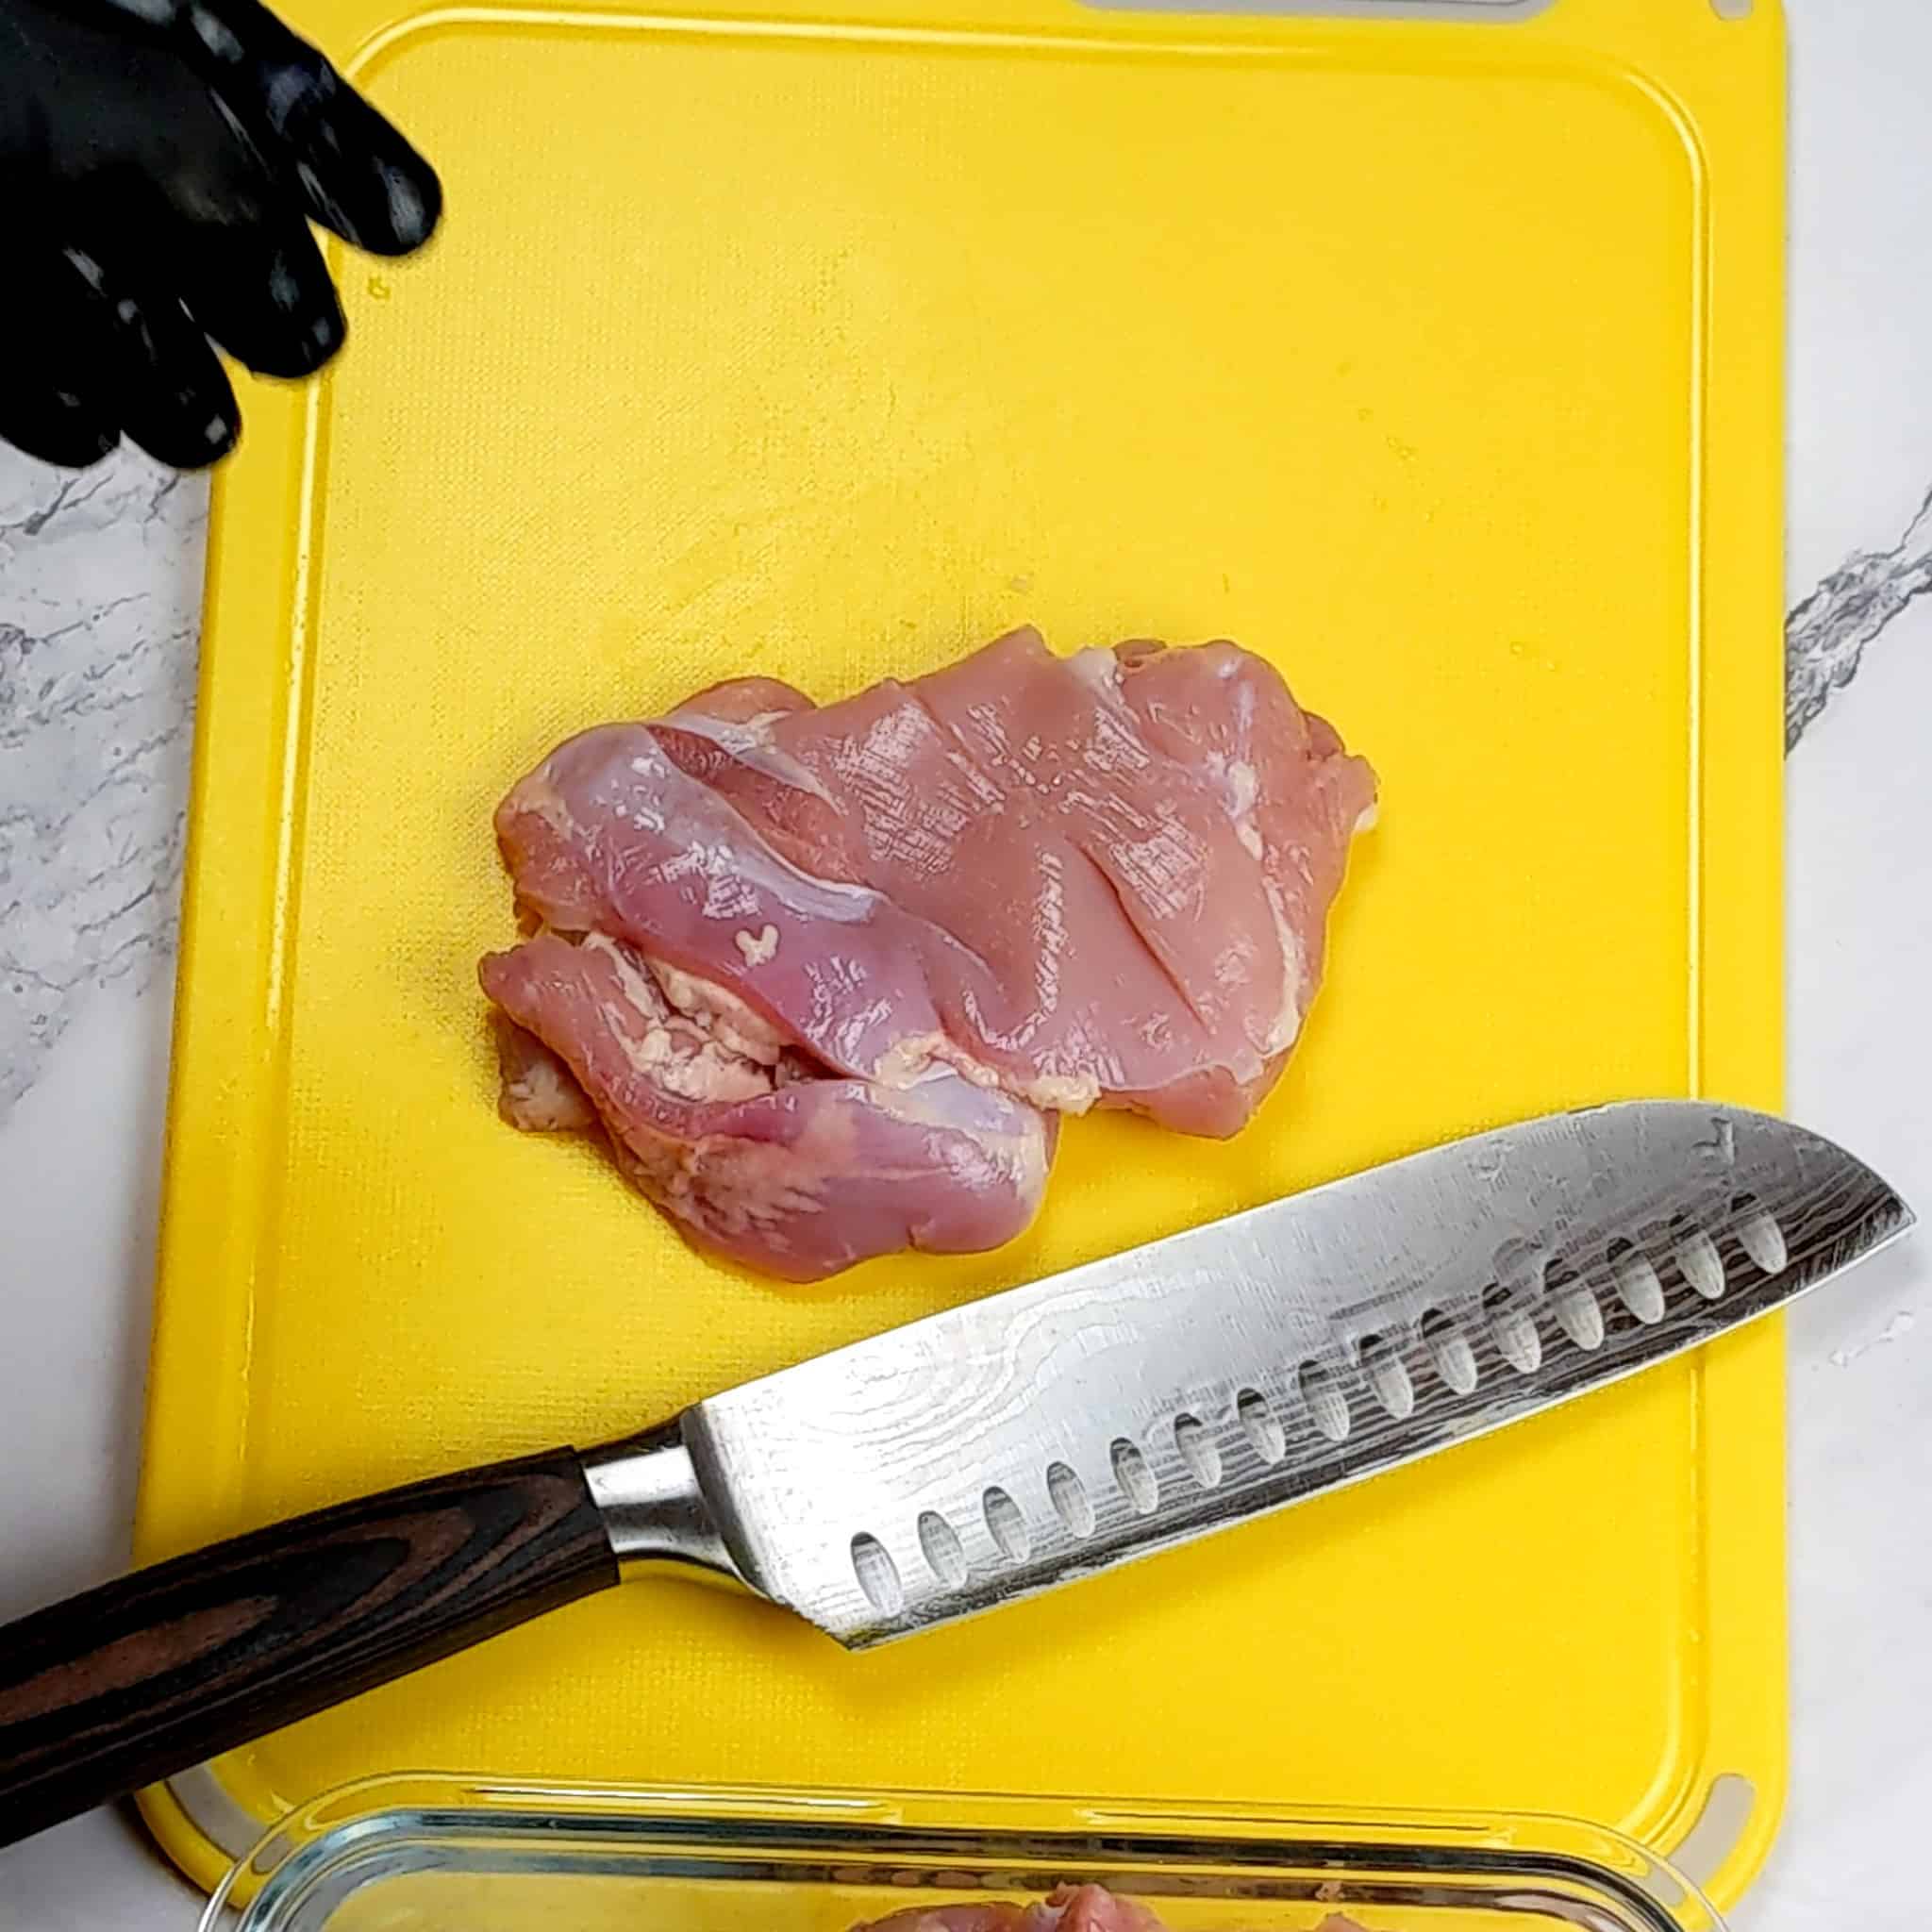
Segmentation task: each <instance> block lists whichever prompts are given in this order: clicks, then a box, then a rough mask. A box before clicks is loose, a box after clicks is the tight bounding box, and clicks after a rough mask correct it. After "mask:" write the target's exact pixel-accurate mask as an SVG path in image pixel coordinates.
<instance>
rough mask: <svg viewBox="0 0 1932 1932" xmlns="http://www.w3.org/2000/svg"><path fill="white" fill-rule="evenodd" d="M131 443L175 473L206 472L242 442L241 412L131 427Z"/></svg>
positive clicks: (222, 411) (219, 412)
mask: <svg viewBox="0 0 1932 1932" xmlns="http://www.w3.org/2000/svg"><path fill="white" fill-rule="evenodd" d="M127 435H128V439H129V441H133V442H137V443H139V444H140V445H141V447H142V449H144V450H145V451H146V452H147V453H148V455H149V456H151V457H152V458H154V459H155V461H156V462H158V463H165V464H167V466H168V467H169V469H171V470H205V469H207V468H208V465H209V464H211V463H218V462H220V461H221V459H222V458H224V457H225V456H226V455H227V454H228V452H229V451H230V450H232V449H233V448H234V447H235V445H236V443H237V442H239V441H241V439H242V417H241V414H240V412H239V411H237V410H231V409H216V410H214V411H213V412H211V413H210V414H208V415H207V416H204V417H202V418H201V419H200V420H199V421H197V422H192V423H189V422H181V421H169V420H168V419H166V418H165V417H162V418H158V420H156V421H154V422H152V423H143V424H141V425H132V424H130V425H128V430H127Z"/></svg>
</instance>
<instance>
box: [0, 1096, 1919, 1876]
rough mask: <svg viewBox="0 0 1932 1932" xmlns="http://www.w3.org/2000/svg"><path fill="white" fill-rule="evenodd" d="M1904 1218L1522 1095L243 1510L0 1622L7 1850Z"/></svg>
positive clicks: (1344, 1429)
mask: <svg viewBox="0 0 1932 1932" xmlns="http://www.w3.org/2000/svg"><path fill="white" fill-rule="evenodd" d="M1911 1223H1912V1215H1911V1212H1910V1210H1909V1209H1908V1208H1907V1206H1906V1204H1905V1203H1904V1202H1903V1201H1902V1200H1901V1199H1900V1198H1899V1197H1898V1195H1897V1194H1896V1193H1894V1192H1893V1191H1892V1190H1891V1189H1890V1188H1889V1187H1888V1186H1887V1185H1886V1184H1885V1183H1884V1181H1882V1180H1881V1179H1880V1178H1879V1177H1878V1176H1877V1175H1876V1174H1874V1173H1873V1172H1872V1171H1871V1170H1870V1169H1869V1168H1867V1167H1865V1166H1863V1165H1862V1164H1861V1163H1860V1162H1858V1161H1857V1160H1856V1159H1854V1158H1852V1156H1850V1155H1849V1154H1847V1153H1845V1152H1844V1151H1843V1149H1841V1148H1840V1147H1837V1146H1835V1145H1834V1144H1833V1143H1832V1142H1830V1141H1825V1140H1823V1139H1821V1138H1820V1137H1819V1136H1817V1135H1815V1134H1810V1133H1807V1132H1806V1131H1805V1130H1804V1129H1802V1128H1799V1127H1795V1126H1792V1125H1790V1124H1788V1123H1786V1122H1783V1121H1779V1120H1775V1119H1773V1118H1771V1117H1769V1116H1766V1115H1762V1114H1756V1113H1751V1112H1747V1111H1744V1110H1741V1109H1739V1108H1725V1107H1719V1106H1713V1105H1711V1104H1708V1103H1705V1102H1698V1101H1641V1102H1633V1103H1627V1104H1624V1105H1619V1106H1613V1107H1605V1108H1591V1109H1588V1110H1585V1111H1582V1112H1577V1113H1568V1114H1557V1115H1552V1116H1549V1117H1548V1118H1546V1119H1542V1120H1538V1121H1531V1122H1527V1123H1525V1124H1522V1125H1520V1126H1515V1127H1508V1128H1504V1129H1501V1130H1499V1131H1497V1132H1494V1133H1490V1134H1483V1135H1479V1136H1476V1137H1474V1138H1473V1139H1469V1140H1463V1141H1454V1142H1452V1143H1450V1144H1448V1145H1445V1146H1442V1147H1439V1148H1435V1149H1433V1150H1431V1151H1429V1152H1426V1153H1423V1154H1418V1155H1414V1156H1411V1157H1410V1158H1407V1159H1405V1160H1399V1161H1395V1162H1392V1163H1391V1164H1390V1165H1387V1166H1384V1167H1378V1168H1374V1169H1371V1170H1369V1171H1368V1172H1366V1173H1363V1174H1357V1175H1354V1176H1352V1177H1350V1178H1348V1179H1345V1180H1341V1181H1336V1182H1332V1183H1330V1184H1329V1185H1327V1186H1325V1187H1321V1188H1316V1189H1313V1190H1311V1191H1308V1192H1307V1193H1303V1194H1299V1195H1295V1196H1292V1197H1291V1198H1289V1199H1286V1200H1282V1201H1276V1202H1273V1203H1271V1204H1269V1205H1268V1206H1266V1207H1262V1208H1255V1209H1252V1210H1251V1211H1249V1212H1247V1213H1245V1214H1240V1215H1236V1216H1234V1217H1232V1218H1230V1219H1228V1220H1224V1221H1220V1222H1215V1223H1211V1224H1208V1225H1207V1226H1204V1227H1198V1228H1194V1229H1191V1230H1190V1231H1188V1232H1186V1233H1183V1234H1178V1235H1174V1236H1171V1237H1169V1238H1168V1239H1167V1240H1165V1241H1155V1242H1152V1243H1150V1244H1149V1245H1147V1246H1145V1247H1141V1248H1136V1249H1131V1250H1129V1251H1127V1252H1126V1253H1124V1254H1121V1255H1116V1256H1112V1257H1108V1258H1107V1259H1104V1260H1099V1261H1094V1262H1091V1263H1089V1264H1088V1265H1086V1266H1084V1267H1080V1268H1075V1269H1072V1270H1070V1271H1068V1272H1067V1273H1065V1274H1058V1275H1054V1276H1051V1277H1049V1278H1048V1279H1046V1280H1043V1281H1039V1282H1035V1283H1032V1284H1030V1285H1028V1286H1026V1287H1023V1288H1016V1289H1012V1290H1009V1291H1007V1292H1005V1293H1003V1294H996V1295H992V1296H990V1297H988V1298H987V1299H985V1300H983V1301H979V1302H975V1303H972V1304H969V1305H967V1306H966V1307H958V1308H953V1309H949V1310H947V1311H945V1312H944V1313H941V1314H938V1315H933V1316H930V1317H928V1318H926V1319H925V1320H924V1321H920V1322H914V1323H911V1324H908V1325H907V1326H905V1327H901V1328H896V1329H893V1330H891V1331H890V1332H888V1333H886V1334H884V1335H879V1336H875V1337H874V1338H872V1339H871V1340H869V1341H859V1342H856V1343H853V1344H852V1345H851V1346H849V1347H846V1348H841V1349H839V1350H836V1351H834V1352H833V1353H832V1354H829V1355H825V1356H821V1357H816V1358H815V1359H812V1360H809V1361H807V1362H803V1363H800V1364H799V1365H797V1366H796V1367H793V1368H790V1369H784V1370H780V1371H779V1372H777V1373H776V1374H771V1375H766V1376H763V1377H760V1378H759V1379H758V1380H756V1381H753V1382H748V1383H745V1384H744V1385H742V1386H741V1387H740V1388H737V1389H734V1390H730V1391H726V1392H724V1394H721V1395H715V1396H711V1397H709V1398H708V1399H707V1400H705V1401H702V1402H699V1403H697V1404H695V1405H694V1406H693V1407H690V1408H688V1409H686V1410H685V1411H684V1412H683V1414H681V1415H679V1416H677V1417H675V1418H674V1419H673V1420H671V1421H669V1422H666V1423H662V1424H658V1426H656V1427H654V1428H651V1429H647V1430H645V1431H644V1432H643V1433H641V1434H640V1435H637V1436H633V1437H629V1438H626V1439H625V1440H624V1441H618V1442H613V1443H609V1444H607V1445H605V1446H603V1447H601V1448H597V1449H593V1450H591V1451H589V1452H587V1453H583V1454H579V1453H578V1452H577V1451H575V1450H573V1449H559V1450H557V1451H554V1452H551V1453H550V1454H547V1455H541V1456H534V1457H523V1458H520V1459H518V1460H516V1461H511V1462H505V1463H499V1464H495V1465H493V1466H491V1467H489V1468H485V1469H480V1470H475V1471H470V1472H467V1473H465V1474H458V1475H453V1476H443V1477H438V1478H435V1479H432V1480H430V1481H428V1482H424V1483H417V1484H412V1485H409V1486H408V1487H406V1488H403V1489H399V1490H392V1491H387V1492H386V1493H384V1494H382V1495H379V1496H374V1497H369V1498H365V1499H362V1500H360V1501H357V1502H351V1503H344V1504H340V1505H338V1506H336V1507H332V1508H328V1509H324V1510H319V1511H316V1512H314V1513H313V1514H310V1515H308V1516H303V1517H298V1518H295V1519H293V1520H291V1521H290V1522H287V1523H282V1524H273V1525H271V1526H269V1527H267V1528H264V1529H260V1530H257V1531H254V1532H251V1533H250V1534H248V1535H245V1536H242V1537H237V1538H234V1539H232V1540H230V1541H226V1542H223V1543H218V1544H215V1545H213V1546H211V1547H210V1548H208V1549H205V1550H201V1551H198V1552H194V1553H192V1554H190V1555H187V1556H183V1557H175V1558H173V1559H171V1560H169V1561H167V1562H164V1563H159V1564H156V1565H154V1566H152V1567H151V1568H149V1569H145V1570H141V1571H137V1572H135V1573H134V1574H131V1575H129V1576H126V1577H124V1578H122V1579H121V1580H120V1581H118V1582H115V1583H110V1584H107V1585H104V1586H103V1587H101V1588H100V1589H98V1590H94V1591H89V1592H87V1593H85V1594H84V1595H81V1596H78V1597H75V1598H74V1599H72V1600H70V1601H69V1602H67V1603H64V1604H58V1605H55V1606H53V1607H49V1608H47V1609H44V1610H40V1611H37V1612H35V1613H33V1614H32V1615H30V1616H27V1617H25V1618H23V1619H22V1620H20V1621H19V1622H18V1623H15V1624H11V1625H9V1626H7V1627H6V1628H4V1629H0V1843H7V1842H10V1841H12V1840H16V1839H19V1838H23V1837H25V1836H26V1835H28V1834H29V1833H31V1832H34V1831H38V1830H40V1829H42V1828H43V1827H45V1826H46V1825H49V1824H55V1823H58V1821H59V1820H60V1819H62V1818H65V1817H69V1816H71V1815H73V1814H74V1813H75V1812H77V1811H81V1810H84V1809H86V1808H88V1807H91V1806H93V1805H96V1804H100V1803H103V1802H105V1801H107V1800H108V1799H109V1798H112V1797H115V1796H118V1795H121V1794H123V1793H125V1792H126V1791H128V1790H135V1789H137V1788H139V1787H140V1786H142V1785H144V1784H148V1783H151V1782H154V1781H155V1780H157V1779H159V1778H162V1777H166V1776H169V1775H172V1774H175V1773H177V1772H180V1771H183V1770H186V1769H188V1768H189V1767H190V1766H192V1765H193V1764H196V1763H198V1762H200V1761H201V1760H203V1759H204V1758H207V1757H212V1756H214V1755H216V1754H217V1753H219V1752H221V1751H225V1750H230V1749H232V1748H234V1747H235V1746H237V1745H239V1744H242V1743H245V1742H246V1741H248V1740H250V1739H252V1738H256V1737H258V1736H260V1735H262V1734H263V1733H264V1732H267V1731H270V1730H273V1729H275V1728H276V1727H278V1726H279V1725H282V1724H288V1723H291V1722H292V1721H293V1720H295V1719H297V1718H300V1717H304V1716H307V1715H308V1713H310V1712H312V1711H315V1710H318V1709H321V1708H323V1707H326V1706H328V1705H331V1704H336V1703H339V1702H341V1701H342V1700H344V1699H345V1698H347V1697H350V1696H352V1695H354V1694H356V1693H357V1692H358V1691H365V1690H369V1689H372V1688H374V1687H375V1685H377V1684H381V1683H385V1682H388V1681H389V1680H390V1679H391V1678H394V1677H397V1676H401V1675H404V1674H407V1673H408V1672H409V1671H412V1670H416V1669H419V1668H421V1667H422V1666H424V1665H425V1664H428V1663H431V1662H434V1661H435V1660H436V1659H437V1658H439V1657H446V1656H448V1655H450V1654H452V1653H453V1652H455V1651H458V1650H461V1649H464V1648H467V1647H468V1646H470V1645H472V1644H474V1643H477V1642H480V1641H483V1640H484V1639H486V1638H488V1637H491V1636H493V1635H495V1634H496V1633H497V1632H499V1631H501V1630H505V1629H508V1628H509V1627H511V1626H512V1625H514V1624H520V1623H524V1622H525V1621H527V1620H528V1619H530V1618H532V1617H535V1616H539V1615H541V1614H542V1613H543V1612H544V1611H546V1610H550V1609H555V1608H558V1607H561V1606H563V1605H564V1604H567V1603H571V1602H574V1601H575V1600H576V1599H578V1598H580V1597H583V1596H587V1595H590V1594H592V1593H593V1592H595V1591H600V1590H603V1589H606V1588H608V1587H609V1586H611V1585H614V1584H616V1583H617V1582H619V1581H620V1580H621V1579H622V1578H624V1577H627V1576H629V1575H631V1574H636V1573H638V1572H640V1571H641V1570H646V1569H655V1568H658V1567H661V1566H667V1565H668V1566H674V1567H675V1566H685V1567H693V1566H694V1567H695V1568H697V1569H699V1570H703V1571H709V1572H714V1573H717V1574H720V1575H723V1576H724V1577H727V1578H730V1579H733V1580H735V1581H736V1582H738V1583H741V1584H742V1585H744V1586H746V1587H748V1588H749V1589H751V1590H753V1591H757V1592H758V1593H759V1594H760V1595H763V1596H765V1597H768V1598H769V1599H770V1600H771V1601H772V1602H774V1604H778V1605H781V1606H783V1607H786V1608H789V1609H791V1610H793V1611H795V1612H796V1613H797V1614H798V1615H800V1616H802V1617H804V1618H806V1619H807V1620H808V1622H810V1623H812V1624H816V1625H817V1626H818V1627H819V1628H820V1629H822V1630H824V1631H825V1632H826V1633H827V1634H828V1635H830V1636H832V1637H834V1638H836V1639H837V1640H838V1641H840V1642H841V1643H843V1644H846V1645H848V1646H850V1647H852V1648H864V1647H867V1646H869V1645H872V1644H876V1643H880V1642H884V1641H889V1640H891V1639H893V1638H898V1637H903V1636H908V1635H910V1634H912V1633H913V1632H915V1631H919V1630H923V1629H926V1628H929V1627H932V1626H934V1625H938V1624H946V1623H950V1622H952V1621H954V1620H956V1619H958V1618H960V1617H964V1616H968V1615H971V1614H973V1613H974V1612H977V1611H981V1610H985V1609H990V1608H992V1607H997V1606H999V1605H1003V1604H1006V1603H1009V1602H1012V1601H1014V1600H1016V1599H1018V1598H1021V1597H1024V1596H1028V1595H1032V1594H1035V1593H1037V1592H1038V1591H1043V1590H1048V1589H1051V1588H1053V1587H1054V1586H1055V1585H1057V1584H1060V1583H1066V1582H1071V1581H1073V1580H1074V1579H1075V1578H1078V1577H1082V1576H1086V1575H1090V1574H1093V1573H1094V1572H1096V1571H1100V1570H1105V1569H1109V1568H1111V1567H1112V1566H1113V1565H1115V1564H1117V1563H1122V1562H1125V1561H1128V1560H1131V1559H1133V1558H1136V1557H1143V1556H1148V1555H1151V1554H1152V1553H1153V1552H1155V1551H1158V1550H1160V1549H1164V1548H1168V1547H1170V1546H1172V1545H1174V1544H1176V1543H1180V1542H1185V1541H1190V1540H1191V1539H1192V1538H1194V1537H1197V1536H1201V1535H1205V1534H1206V1533H1207V1532H1208V1531H1210V1530H1214V1529H1218V1528H1222V1527H1224V1526H1225V1525H1227V1524H1234V1523H1239V1522H1241V1521H1244V1520H1246V1519H1247V1518H1250V1517H1253V1516H1257V1515H1260V1514H1263V1513H1265V1512H1268V1511H1272V1510H1274V1509H1278V1508H1282V1507H1286V1506H1288V1505H1290V1504H1292V1503H1296V1502H1299V1501H1301V1500H1303V1499H1304V1498H1306V1497H1308V1496H1312V1495H1316V1494H1319V1493H1322V1492H1324V1491H1329V1490H1333V1489H1338V1488H1341V1487H1342V1486H1344V1485H1346V1484H1349V1483H1353V1482H1357V1481H1360V1480H1362V1479H1363V1478H1365V1477H1368V1476H1372V1475H1374V1474H1379V1473H1381V1472H1382V1471H1384V1470H1388V1469H1391V1468H1393V1467H1395V1466H1396V1465H1398V1464H1400V1463H1405V1462H1409V1461H1413V1460H1415V1459H1416V1458H1417V1457H1423V1456H1427V1455H1430V1454H1433V1453H1434V1452H1435V1451H1437V1450H1440V1449H1445V1448H1448V1447H1451V1446H1453V1445H1454V1444H1456V1443H1457V1442H1461V1441H1468V1440H1470V1439H1472V1438H1474V1437H1475V1436H1479V1435H1484V1434H1487V1433H1488V1432H1490V1431H1491V1430H1493V1429H1498V1428H1501V1427H1504V1426H1506V1425H1507V1424H1510V1423H1512V1422H1516V1421H1519V1420H1521V1419H1522V1418H1524V1416H1527V1415H1531V1414H1533V1413H1535V1412H1537V1411H1538V1410H1541V1409H1543V1408H1547V1407H1551V1406H1552V1405H1553V1404H1556V1403H1558V1402H1562V1401H1564V1400H1567V1399H1568V1398H1570V1397H1571V1396H1574V1395H1578V1394H1582V1393H1584V1392H1585V1391H1589V1390H1592V1389H1596V1388H1599V1387H1602V1386H1604V1385H1605V1384H1607V1383H1609V1382H1612V1381H1616V1380H1619V1379H1621V1378H1623V1377H1624V1376H1626V1375H1630V1374H1636V1373H1637V1372H1638V1371H1640V1370H1641V1369H1644V1368H1647V1367H1649V1366H1650V1365H1652V1364H1654V1363H1656V1362H1658V1361H1661V1360H1663V1359H1665V1358H1666V1357H1670V1356H1674V1355H1677V1354H1679V1353H1681V1352H1682V1351H1684V1350H1686V1349H1689V1348H1693V1347H1695V1346H1696V1345H1697V1344H1699V1343H1700V1342H1704V1341H1709V1340H1710V1339H1711V1338H1713V1337H1714V1336H1717V1335H1719V1334H1722V1333H1723V1332H1724V1331H1725V1330H1727V1329H1730V1328H1733V1327H1735V1326H1737V1325H1739V1324H1741V1323H1744V1322H1747V1321H1750V1320H1752V1319H1754V1318H1755V1317H1757V1316H1759V1315H1764V1314H1769V1313H1771V1312H1772V1311H1773V1310H1774V1309H1776V1308H1779V1307H1783V1306H1785V1305H1786V1304H1787V1303H1789V1302H1790V1301H1791V1300H1792V1299H1793V1298H1794V1297H1796V1296H1797V1295H1799V1294H1802V1293H1803V1292H1804V1291H1806V1290H1807V1289H1810V1288H1813V1287H1815V1286H1817V1285H1818V1284H1819V1283H1820V1282H1822V1281H1824V1280H1826V1279H1828V1278H1829V1277H1830V1276H1831V1275H1833V1274H1838V1273H1839V1272H1840V1271H1841V1270H1842V1269H1844V1268H1846V1267H1849V1266H1850V1265H1851V1264H1852V1263H1853V1262H1855V1261H1857V1260H1859V1259H1862V1258H1863V1257H1865V1256H1867V1255H1869V1254H1871V1253H1873V1252H1874V1250H1876V1249H1877V1248H1879V1247H1881V1246H1883V1245H1884V1244H1885V1243H1886V1242H1887V1241H1890V1240H1891V1239H1893V1238H1894V1237H1895V1236H1897V1235H1899V1234H1901V1233H1902V1232H1904V1231H1905V1229H1907V1227H1909V1226H1910V1225H1911Z"/></svg>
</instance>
